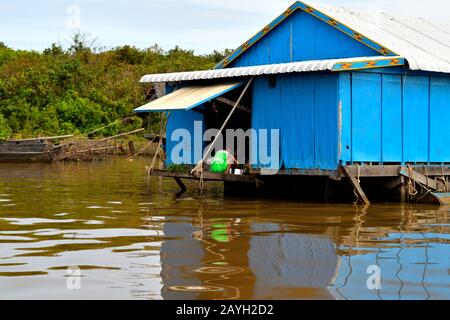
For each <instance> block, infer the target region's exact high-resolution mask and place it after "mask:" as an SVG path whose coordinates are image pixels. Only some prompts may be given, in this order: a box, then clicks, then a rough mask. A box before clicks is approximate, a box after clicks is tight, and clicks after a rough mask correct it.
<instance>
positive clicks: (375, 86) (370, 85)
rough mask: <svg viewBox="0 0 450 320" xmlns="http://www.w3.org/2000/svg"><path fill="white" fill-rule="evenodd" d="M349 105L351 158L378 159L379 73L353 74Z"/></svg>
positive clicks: (379, 150)
mask: <svg viewBox="0 0 450 320" xmlns="http://www.w3.org/2000/svg"><path fill="white" fill-rule="evenodd" d="M352 107H353V108H352V122H351V125H352V145H353V159H361V160H359V161H368V162H379V161H380V159H381V75H380V74H375V73H374V74H371V73H355V74H353V78H352ZM363 159H364V160H363Z"/></svg>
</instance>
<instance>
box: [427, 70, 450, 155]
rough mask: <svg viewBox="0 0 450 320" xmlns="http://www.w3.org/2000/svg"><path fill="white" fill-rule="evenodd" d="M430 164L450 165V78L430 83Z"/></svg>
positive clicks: (434, 80)
mask: <svg viewBox="0 0 450 320" xmlns="http://www.w3.org/2000/svg"><path fill="white" fill-rule="evenodd" d="M430 85H431V86H430V162H433V163H442V162H446V163H450V151H449V149H450V78H448V77H446V78H444V77H440V78H436V77H432V78H431V83H430Z"/></svg>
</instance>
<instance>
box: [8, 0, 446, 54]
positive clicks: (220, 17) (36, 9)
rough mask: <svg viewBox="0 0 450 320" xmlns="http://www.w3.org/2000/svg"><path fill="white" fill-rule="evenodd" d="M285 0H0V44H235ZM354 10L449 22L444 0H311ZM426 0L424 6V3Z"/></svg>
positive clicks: (200, 48)
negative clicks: (77, 36) (87, 38)
mask: <svg viewBox="0 0 450 320" xmlns="http://www.w3.org/2000/svg"><path fill="white" fill-rule="evenodd" d="M293 2H294V1H293V0H39V1H30V0H28V1H25V0H15V1H11V0H0V42H4V43H5V44H6V45H8V46H9V47H13V48H16V49H27V50H29V49H32V50H37V51H41V50H43V49H45V48H47V47H49V46H50V45H51V44H52V43H59V44H61V45H63V46H65V47H67V46H68V45H69V43H70V39H71V36H72V35H73V34H74V33H75V32H77V31H81V32H83V33H87V34H90V35H91V37H92V38H95V39H96V43H95V46H97V47H104V48H111V47H116V46H120V45H125V44H128V45H133V46H136V47H139V48H147V47H150V46H152V45H153V44H155V43H157V44H159V45H160V46H161V47H162V48H164V49H166V50H167V49H171V48H174V47H175V46H176V45H178V46H180V47H182V48H184V49H193V50H194V51H195V52H196V53H198V54H203V53H208V52H212V51H213V50H223V49H225V48H229V49H235V48H236V47H238V46H239V45H240V44H242V43H243V42H244V41H246V40H247V39H248V38H250V37H251V36H253V35H254V34H255V33H256V32H257V31H259V30H260V29H262V28H263V27H264V26H265V25H266V24H268V23H269V22H270V21H271V20H273V19H274V18H275V17H277V16H278V15H279V14H281V13H282V12H283V11H284V10H285V9H286V8H287V7H289V6H290V5H291V4H292V3H293ZM309 3H310V4H312V5H313V4H314V3H319V4H328V5H335V6H344V7H349V8H354V9H364V10H371V11H378V12H379V11H382V12H388V13H396V14H401V15H408V16H420V17H424V18H431V19H436V20H441V21H448V22H450V2H449V1H448V0H426V1H422V0H313V1H309ZM425 3H426V5H425Z"/></svg>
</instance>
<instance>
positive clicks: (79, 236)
mask: <svg viewBox="0 0 450 320" xmlns="http://www.w3.org/2000/svg"><path fill="white" fill-rule="evenodd" d="M145 164H146V163H145V162H144V161H135V162H131V163H130V162H127V161H124V160H117V161H107V162H99V163H91V164H85V163H75V164H52V165H6V164H0V298H1V299H17V298H18V299H23V298H27V299H80V298H82V299H449V298H450V290H449V288H450V254H449V253H450V227H449V226H450V224H449V219H448V214H449V209H448V208H437V207H416V206H400V205H375V206H372V207H371V208H369V209H368V210H358V209H356V208H354V207H352V206H351V205H315V204H300V203H295V202H282V201H268V200H230V199H227V200H225V199H223V198H222V194H221V187H220V185H212V186H211V187H210V190H209V191H208V194H207V195H206V196H204V197H200V196H199V195H198V194H197V193H196V192H195V191H190V192H189V193H187V194H185V195H183V196H181V197H176V196H175V192H176V191H177V185H176V184H175V183H173V182H172V181H170V180H168V181H167V180H164V181H162V180H159V179H152V181H151V182H150V185H147V179H146V175H145V172H144V166H145ZM190 189H191V190H193V189H195V184H193V185H190ZM373 265H377V266H379V267H380V270H381V273H382V274H381V275H382V288H381V290H369V289H368V288H367V279H368V277H369V276H370V274H368V273H367V270H368V268H369V267H370V266H373ZM68 267H77V268H78V269H79V270H80V271H79V272H80V273H81V278H80V284H81V289H80V290H69V289H68V288H67V283H68V281H69V280H70V276H71V275H70V274H69V273H68V271H67V270H68Z"/></svg>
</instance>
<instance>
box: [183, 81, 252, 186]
mask: <svg viewBox="0 0 450 320" xmlns="http://www.w3.org/2000/svg"><path fill="white" fill-rule="evenodd" d="M252 82H253V78H251V79H250V80H249V81H248V82H247V84H246V85H245V88H244V90H242V93H241V95H240V96H239V99H238V100H237V101H236V103H235V104H234V107H233V109H231V112H230V114H229V115H228V117H227V118H226V119H225V122H224V123H223V125H222V127H221V128H220V130H219V133H218V134H217V136H216V137H215V138H214V141H213V142H212V143H211V145H210V146H209V148H208V150H207V151H206V152H205V154H204V155H203V158H202V160H200V161H199V162H198V163H197V165H196V166H195V168H194V169H193V170H192V171H191V174H192V175H194V176H197V177H199V178H200V183H199V187H200V191H203V187H204V181H203V172H204V164H205V160H206V157H207V156H208V154H209V153H210V152H211V151H212V149H213V148H214V145H215V144H216V142H217V140H218V139H219V137H220V136H221V135H222V132H223V130H224V129H225V127H226V126H227V124H228V121H230V119H231V116H232V115H233V113H234V111H236V109H237V107H238V106H239V104H240V102H241V100H242V98H244V95H245V93H246V92H247V90H248V88H249V87H250V85H251V84H252Z"/></svg>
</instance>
